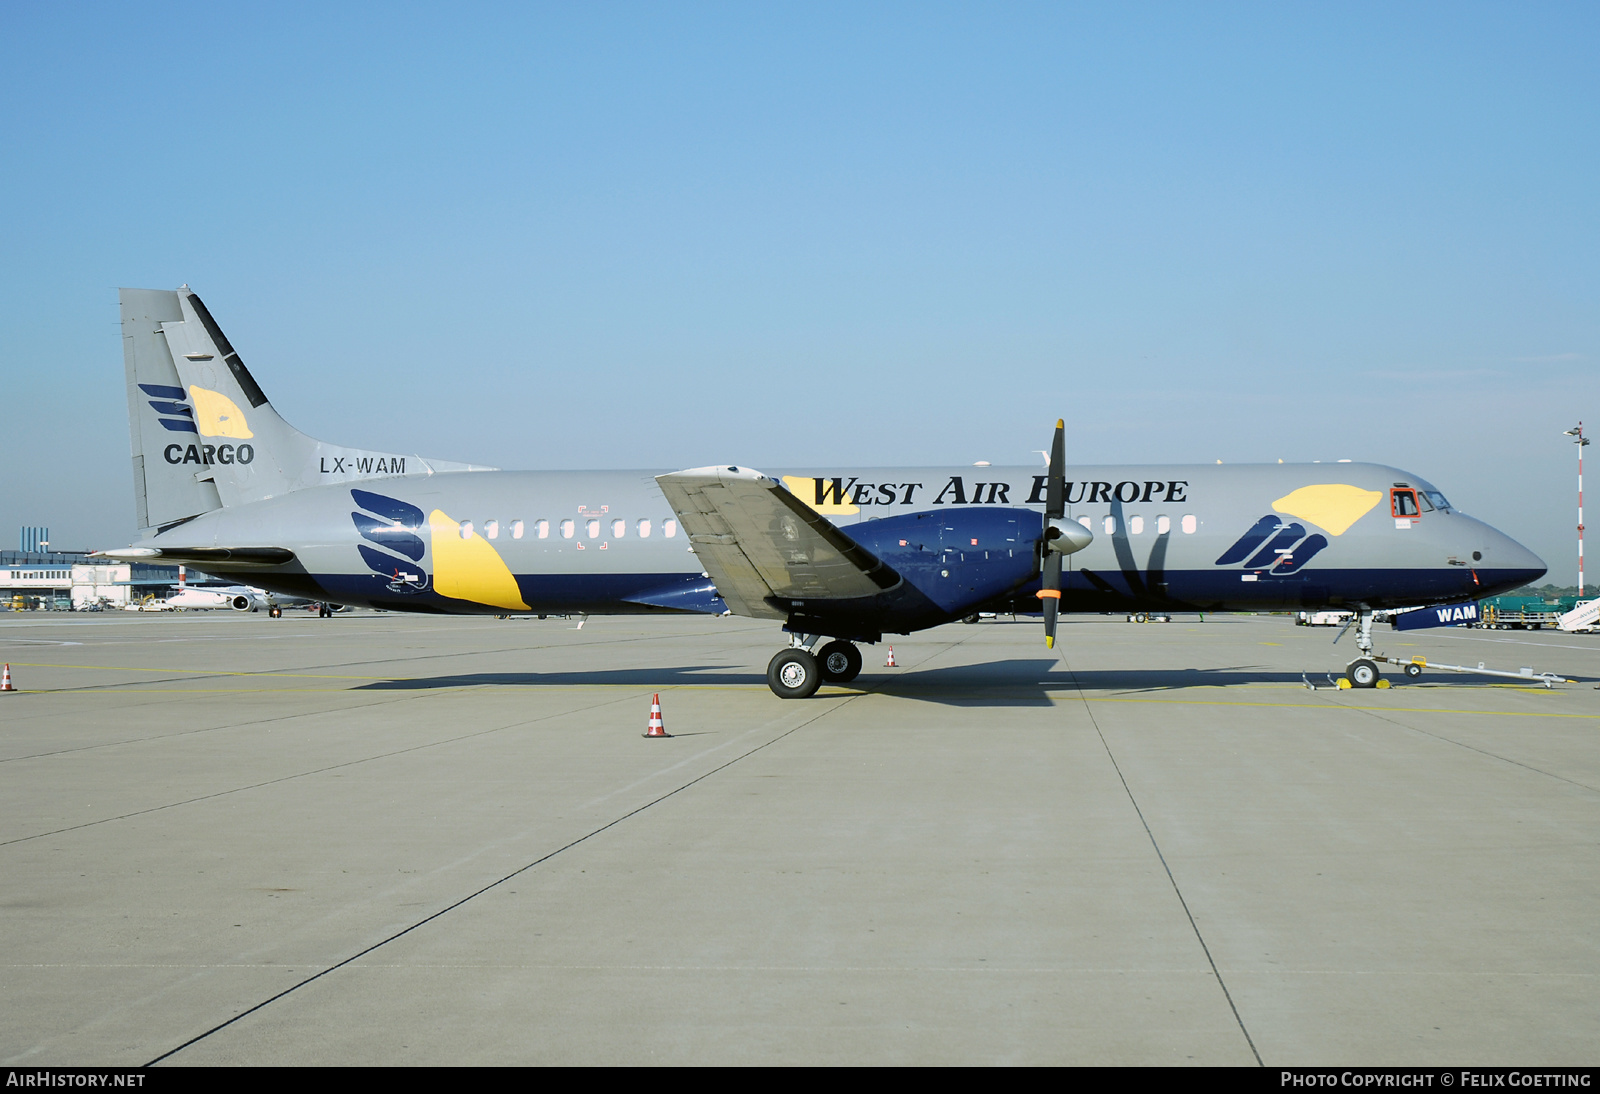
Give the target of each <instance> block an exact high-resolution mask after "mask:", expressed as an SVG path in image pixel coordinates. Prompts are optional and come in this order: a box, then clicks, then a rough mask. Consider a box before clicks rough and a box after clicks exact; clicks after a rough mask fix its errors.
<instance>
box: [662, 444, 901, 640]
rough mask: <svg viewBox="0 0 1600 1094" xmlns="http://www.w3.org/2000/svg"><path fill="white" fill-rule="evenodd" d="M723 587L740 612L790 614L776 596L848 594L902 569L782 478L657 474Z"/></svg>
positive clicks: (875, 586) (892, 579) (722, 471)
mask: <svg viewBox="0 0 1600 1094" xmlns="http://www.w3.org/2000/svg"><path fill="white" fill-rule="evenodd" d="M656 482H657V483H659V484H660V485H661V492H662V493H663V494H665V495H666V498H667V504H669V505H671V506H672V508H673V511H674V512H676V513H677V514H678V520H679V522H680V523H682V525H683V529H684V531H685V532H687V533H688V534H689V542H690V543H691V544H692V545H693V550H694V553H695V555H696V557H698V558H699V559H700V563H701V565H703V566H704V567H705V568H706V573H707V574H709V575H710V577H711V580H712V581H714V582H715V583H716V586H717V593H718V595H720V596H721V597H722V599H723V601H724V602H725V603H726V604H727V605H728V607H729V608H730V609H731V610H732V611H733V612H735V613H736V614H738V615H745V616H752V617H755V618H758V619H787V618H788V616H789V612H788V607H787V605H780V604H774V603H772V602H771V600H769V598H773V599H777V600H808V601H810V600H846V599H852V598H856V597H864V596H874V595H876V594H878V593H881V592H883V591H884V590H885V589H889V588H892V587H893V586H895V585H896V584H898V583H899V581H900V575H899V574H897V573H896V572H895V571H894V570H893V569H891V568H890V567H889V566H887V565H886V564H884V563H883V562H882V561H881V560H880V559H879V558H878V557H877V556H876V555H874V554H872V552H870V551H868V550H866V549H865V548H863V547H861V546H860V545H858V544H856V543H855V542H853V541H852V540H851V539H850V537H848V536H846V535H845V534H844V533H843V532H841V531H840V530H839V529H838V528H836V527H835V526H834V525H833V524H832V523H830V522H829V521H828V520H827V519H826V518H824V517H822V516H821V515H820V514H818V513H817V512H816V511H815V510H813V509H812V508H811V507H810V506H808V505H806V504H805V503H804V502H803V501H801V500H800V499H799V498H797V497H795V496H794V495H793V494H791V493H790V492H789V491H788V490H787V489H785V488H784V487H783V486H781V485H780V484H778V483H776V482H774V481H773V480H772V479H770V478H768V477H767V476H766V475H763V474H762V473H761V472H759V471H752V470H750V469H749V468H747V467H699V468H695V469H694V470H691V471H675V472H673V473H672V474H670V475H658V476H656Z"/></svg>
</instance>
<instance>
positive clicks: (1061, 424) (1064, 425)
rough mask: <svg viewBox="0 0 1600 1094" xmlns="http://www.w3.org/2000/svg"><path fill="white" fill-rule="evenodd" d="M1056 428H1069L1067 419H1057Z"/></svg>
mask: <svg viewBox="0 0 1600 1094" xmlns="http://www.w3.org/2000/svg"><path fill="white" fill-rule="evenodd" d="M1056 428H1057V429H1065V428H1067V420H1066V419H1065V418H1057V419H1056Z"/></svg>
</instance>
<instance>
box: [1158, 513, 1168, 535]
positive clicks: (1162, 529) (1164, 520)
mask: <svg viewBox="0 0 1600 1094" xmlns="http://www.w3.org/2000/svg"><path fill="white" fill-rule="evenodd" d="M1170 531H1172V518H1171V517H1157V518H1156V535H1158V536H1164V535H1166V534H1167V533H1168V532H1170Z"/></svg>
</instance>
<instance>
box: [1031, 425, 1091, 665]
mask: <svg viewBox="0 0 1600 1094" xmlns="http://www.w3.org/2000/svg"><path fill="white" fill-rule="evenodd" d="M1066 430H1067V423H1066V422H1065V421H1063V420H1061V419H1059V418H1058V419H1057V420H1056V436H1055V440H1054V441H1052V442H1051V444H1050V470H1049V474H1048V478H1047V479H1046V480H1045V495H1044V540H1043V543H1042V547H1043V553H1044V558H1043V559H1042V560H1041V563H1040V575H1039V585H1040V588H1039V601H1040V604H1041V606H1042V607H1043V608H1044V644H1045V645H1046V646H1047V647H1049V648H1050V649H1055V645H1056V618H1057V617H1058V616H1059V615H1060V614H1061V558H1062V556H1063V555H1070V554H1073V553H1075V552H1077V551H1081V550H1083V549H1084V548H1085V547H1087V546H1089V544H1091V543H1093V542H1094V533H1093V532H1091V531H1089V529H1087V528H1085V527H1084V526H1083V525H1081V524H1079V523H1078V522H1077V521H1075V520H1063V519H1062V518H1063V517H1064V516H1065V515H1066V512H1067V481H1066V480H1067V441H1066Z"/></svg>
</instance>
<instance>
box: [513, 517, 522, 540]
mask: <svg viewBox="0 0 1600 1094" xmlns="http://www.w3.org/2000/svg"><path fill="white" fill-rule="evenodd" d="M511 538H512V539H521V538H522V522H521V521H520V520H514V521H512V522H511Z"/></svg>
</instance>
